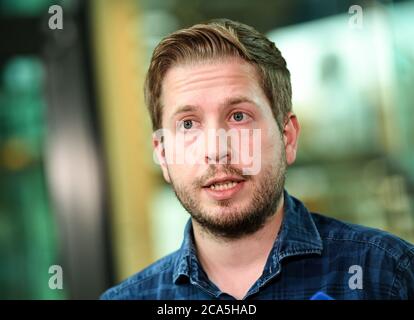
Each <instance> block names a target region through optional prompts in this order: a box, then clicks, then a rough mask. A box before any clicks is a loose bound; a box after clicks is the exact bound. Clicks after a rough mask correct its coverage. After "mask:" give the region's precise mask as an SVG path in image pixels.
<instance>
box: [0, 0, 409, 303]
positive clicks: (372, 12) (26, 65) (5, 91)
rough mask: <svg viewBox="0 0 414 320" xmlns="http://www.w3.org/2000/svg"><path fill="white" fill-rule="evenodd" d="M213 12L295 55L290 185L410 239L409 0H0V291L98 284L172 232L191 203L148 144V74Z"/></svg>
mask: <svg viewBox="0 0 414 320" xmlns="http://www.w3.org/2000/svg"><path fill="white" fill-rule="evenodd" d="M52 5H59V6H61V8H62V17H63V23H62V26H63V29H51V28H50V27H49V20H50V19H51V17H52V16H53V14H54V13H55V12H54V11H52V13H49V8H50V6H52ZM354 5H357V6H359V7H355V6H354ZM352 6H354V7H352ZM361 9H362V11H361ZM218 17H226V18H230V19H234V20H238V21H241V22H244V23H247V24H249V25H252V26H254V27H255V28H256V29H258V30H259V31H261V32H263V33H265V34H267V35H268V36H269V37H270V38H271V40H273V41H274V42H275V43H276V45H277V46H278V47H279V48H280V49H281V51H282V54H283V55H284V57H285V58H286V60H287V63H288V68H289V69H290V71H291V74H292V86H293V105H294V111H295V112H296V114H297V115H298V118H299V121H300V122H301V125H302V135H301V138H300V146H299V154H298V160H297V162H296V164H295V165H294V166H293V167H291V168H290V169H289V171H288V181H287V189H288V191H289V192H290V193H291V194H292V195H294V196H297V197H299V198H300V199H301V200H303V201H304V202H305V203H306V204H307V205H308V207H309V208H310V209H312V210H314V211H319V212H321V213H323V214H327V215H329V216H332V217H335V218H339V219H342V220H345V221H348V222H354V223H359V224H364V225H367V226H371V227H376V228H381V229H384V230H387V231H390V232H392V233H394V234H397V235H398V236H400V237H402V238H404V239H406V240H408V241H410V242H414V210H413V209H414V142H413V138H414V125H413V120H414V90H413V89H412V84H413V83H414V44H413V39H414V1H347V0H326V1H321V0H290V1H285V0H261V1H259V0H256V1H250V0H236V1H222V0H209V1H203V0H91V1H75V0H67V1H57V0H55V1H51V0H0V43H1V47H0V299H96V298H98V297H99V295H100V294H101V293H102V292H103V291H104V290H105V289H107V288H108V287H110V286H112V285H114V284H115V283H118V282H120V281H121V280H123V279H125V278H126V277H128V276H130V275H132V274H133V273H135V272H137V271H138V270H140V269H142V268H143V267H145V266H147V265H148V264H150V263H151V262H153V261H155V260H156V259H158V258H160V257H161V256H163V255H165V254H167V253H169V252H171V251H173V250H175V249H177V248H178V246H179V245H180V243H181V239H182V233H183V226H184V223H185V222H186V220H187V219H188V215H187V214H186V213H185V212H184V209H182V208H181V206H180V205H179V203H178V201H177V200H176V199H175V196H174V194H173V193H172V191H171V189H170V188H169V187H168V186H167V185H166V184H165V183H164V181H163V178H162V176H161V171H160V169H159V167H158V166H157V165H156V164H155V163H154V162H153V159H152V148H151V126H150V121H149V116H148V114H147V112H146V108H145V106H144V103H143V93H142V86H143V79H144V75H145V72H146V69H147V66H148V62H149V58H150V55H151V52H152V50H153V48H154V47H155V45H156V44H157V43H158V42H159V41H160V40H161V38H162V37H164V36H165V35H167V34H169V33H170V32H172V31H175V30H177V29H179V28H181V27H185V26H190V25H192V24H194V23H197V22H200V21H203V20H207V19H210V18H218ZM54 265H58V266H62V270H63V288H62V289H53V288H50V287H49V279H50V277H51V276H53V273H49V268H50V267H51V266H54Z"/></svg>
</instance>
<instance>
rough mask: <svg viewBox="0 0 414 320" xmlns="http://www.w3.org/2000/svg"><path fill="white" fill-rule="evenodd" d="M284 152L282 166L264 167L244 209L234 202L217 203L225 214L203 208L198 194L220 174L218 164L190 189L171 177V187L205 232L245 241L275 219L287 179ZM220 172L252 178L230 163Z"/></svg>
mask: <svg viewBox="0 0 414 320" xmlns="http://www.w3.org/2000/svg"><path fill="white" fill-rule="evenodd" d="M283 151H284V149H282V152H281V156H280V159H279V165H277V164H271V165H269V166H267V167H266V168H263V167H262V170H261V172H260V173H259V175H257V176H256V178H258V179H257V182H256V184H255V185H254V190H253V191H252V193H251V199H250V201H249V202H248V204H247V205H245V206H244V207H240V206H237V204H236V203H235V201H234V200H232V199H226V200H220V201H216V206H217V207H219V209H220V208H222V209H223V211H224V210H226V211H227V212H226V213H225V214H214V215H212V214H209V213H208V212H207V210H206V208H203V205H202V204H201V201H200V200H199V199H198V198H197V196H196V195H198V194H199V192H200V190H202V186H203V185H204V183H205V181H207V180H208V179H210V178H212V177H214V176H215V175H216V174H217V172H218V167H217V165H210V166H209V168H208V170H207V173H206V174H205V175H203V176H202V177H201V178H198V179H196V180H195V181H194V182H193V184H192V185H191V186H184V185H180V184H178V183H176V182H175V181H174V179H172V176H171V175H170V177H171V185H172V187H173V190H174V193H175V195H176V196H177V198H178V200H179V201H180V203H181V205H182V206H183V207H184V208H185V209H186V211H187V212H188V213H189V214H190V215H191V217H192V218H193V219H194V220H195V221H196V222H197V223H198V224H199V225H200V226H201V227H202V229H203V230H204V231H205V232H207V233H209V234H211V235H213V236H215V237H217V238H222V239H228V240H235V239H240V238H243V237H245V236H247V235H250V234H253V233H255V232H256V231H258V230H260V229H261V228H262V227H263V226H264V225H265V223H266V222H267V220H268V219H269V218H270V217H272V216H273V215H274V214H275V213H276V211H277V208H278V206H279V203H280V201H281V199H282V196H283V190H284V185H285V179H286V167H287V164H286V157H285V153H284V152H283ZM220 172H221V173H225V174H229V175H236V176H239V177H242V178H243V179H245V180H246V182H247V181H249V182H251V181H253V178H252V176H250V175H242V170H240V169H238V168H235V167H232V166H231V165H228V164H223V165H220Z"/></svg>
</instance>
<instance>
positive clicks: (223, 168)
mask: <svg viewBox="0 0 414 320" xmlns="http://www.w3.org/2000/svg"><path fill="white" fill-rule="evenodd" d="M218 174H226V175H233V176H237V177H240V178H243V179H244V180H250V179H251V178H252V176H251V175H244V174H243V170H242V169H239V168H236V167H233V166H232V165H230V164H221V165H216V164H211V165H210V166H209V167H208V169H207V172H206V173H205V174H203V175H202V176H201V177H199V178H197V179H196V180H195V182H194V184H195V186H196V187H198V188H202V187H203V186H204V185H205V184H206V182H207V181H208V180H210V179H211V178H214V177H215V176H217V175H218Z"/></svg>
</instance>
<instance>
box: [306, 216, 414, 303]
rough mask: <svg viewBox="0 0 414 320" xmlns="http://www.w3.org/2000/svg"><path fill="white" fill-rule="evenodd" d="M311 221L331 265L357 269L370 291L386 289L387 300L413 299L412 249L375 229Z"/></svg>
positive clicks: (318, 219) (328, 220)
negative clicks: (380, 288) (377, 288)
mask: <svg viewBox="0 0 414 320" xmlns="http://www.w3.org/2000/svg"><path fill="white" fill-rule="evenodd" d="M312 218H313V221H314V222H315V225H316V227H317V229H318V231H319V234H320V237H321V240H322V242H323V251H324V252H325V254H326V255H327V256H329V259H330V261H331V263H333V264H335V263H337V264H338V263H339V264H340V265H341V266H342V267H344V266H345V265H346V266H348V264H349V266H351V265H352V266H353V267H355V266H359V267H360V268H361V270H362V269H363V270H364V279H366V280H367V282H368V283H370V286H371V287H375V286H377V284H381V285H382V286H383V287H384V288H387V289H386V290H387V292H388V294H387V298H394V299H414V245H412V244H410V243H408V242H407V241H405V240H403V239H401V238H399V237H397V236H395V235H393V234H391V233H388V232H385V231H382V230H379V229H374V228H369V227H365V226H361V225H357V224H352V223H345V222H341V221H339V220H336V219H332V218H329V217H326V216H323V215H320V214H317V213H312ZM351 262H352V263H351ZM349 266H348V267H349ZM352 266H351V267H352ZM350 271H351V269H350ZM364 281H365V280H364Z"/></svg>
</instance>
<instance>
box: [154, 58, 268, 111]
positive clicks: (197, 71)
mask: <svg viewBox="0 0 414 320" xmlns="http://www.w3.org/2000/svg"><path fill="white" fill-rule="evenodd" d="M258 79H259V76H258V73H257V70H256V68H255V67H254V66H253V65H251V64H250V63H248V62H246V61H244V60H242V59H241V58H227V59H223V60H215V61H203V62H196V63H186V64H180V65H177V66H174V67H172V68H170V69H169V70H168V72H167V73H166V75H165V78H164V81H163V85H162V96H161V101H162V105H163V107H164V112H163V113H164V115H167V114H169V113H170V112H173V110H172V109H174V108H175V107H177V106H178V105H182V104H198V103H200V104H202V103H205V102H211V103H212V104H215V103H216V102H219V101H218V100H220V99H227V98H229V97H231V96H240V95H243V96H247V97H250V98H251V99H252V100H255V98H257V96H260V95H263V92H262V90H261V87H260V85H259V80H258Z"/></svg>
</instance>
